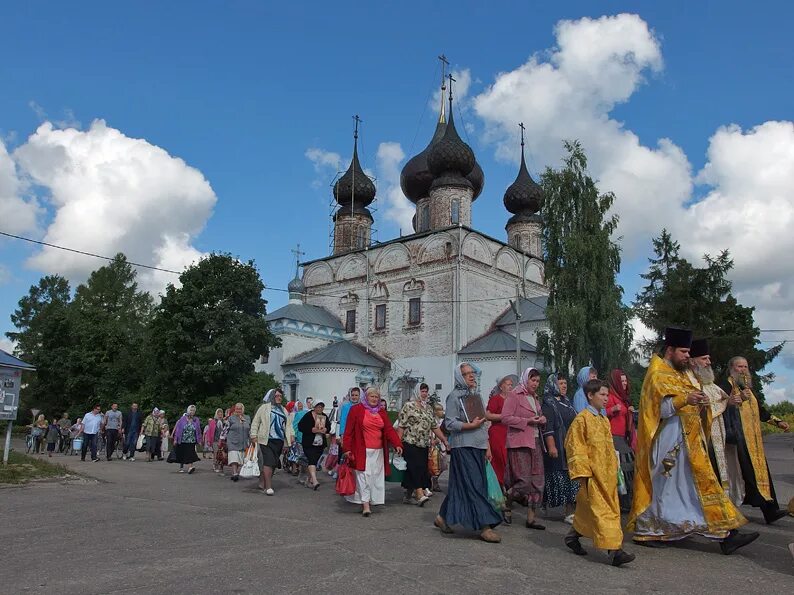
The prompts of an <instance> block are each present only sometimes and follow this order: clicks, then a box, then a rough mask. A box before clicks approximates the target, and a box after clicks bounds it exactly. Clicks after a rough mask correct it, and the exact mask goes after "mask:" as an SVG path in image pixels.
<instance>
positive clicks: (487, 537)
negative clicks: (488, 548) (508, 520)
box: [480, 527, 502, 543]
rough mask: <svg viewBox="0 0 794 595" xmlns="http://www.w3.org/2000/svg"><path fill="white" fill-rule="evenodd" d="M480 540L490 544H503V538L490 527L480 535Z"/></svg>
mask: <svg viewBox="0 0 794 595" xmlns="http://www.w3.org/2000/svg"><path fill="white" fill-rule="evenodd" d="M480 539H482V540H483V541H485V542H488V543H501V541H502V536H501V535H499V533H497V532H496V531H494V530H493V529H491V528H490V527H488V528H487V529H483V531H482V533H480Z"/></svg>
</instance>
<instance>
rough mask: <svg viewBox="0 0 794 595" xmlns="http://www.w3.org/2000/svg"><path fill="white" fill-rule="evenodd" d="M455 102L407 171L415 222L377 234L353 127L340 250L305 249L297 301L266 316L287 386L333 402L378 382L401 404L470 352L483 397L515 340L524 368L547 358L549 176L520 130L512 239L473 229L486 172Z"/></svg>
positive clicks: (340, 184)
mask: <svg viewBox="0 0 794 595" xmlns="http://www.w3.org/2000/svg"><path fill="white" fill-rule="evenodd" d="M442 89H444V87H443V86H442ZM442 97H443V93H442ZM442 101H443V100H442ZM449 102H450V109H449V117H448V118H447V115H446V109H445V108H446V106H445V105H443V104H442V108H441V113H440V117H439V120H438V123H437V126H436V130H435V134H434V135H433V137H432V139H431V141H430V143H429V144H428V146H427V147H426V148H425V149H424V151H422V152H421V153H419V154H418V155H416V156H414V157H413V158H412V159H410V160H409V161H408V162H407V163H406V165H405V167H404V168H403V170H402V174H401V179H400V182H401V187H402V190H403V193H404V194H405V196H406V197H407V198H408V199H409V200H410V201H411V202H412V203H413V204H415V205H416V215H415V216H414V233H413V234H412V235H407V236H403V237H399V238H394V239H392V240H389V241H384V242H379V243H371V241H370V238H371V229H372V225H373V222H374V220H373V217H372V214H371V212H370V210H369V209H368V208H367V207H368V206H370V205H371V203H372V202H373V201H374V199H375V194H376V188H375V185H374V183H373V181H372V180H371V179H370V178H369V177H367V175H366V174H365V173H364V170H363V169H362V167H361V164H360V162H359V157H358V146H357V144H358V135H357V133H356V135H355V139H354V147H353V158H352V161H351V164H350V167H349V168H348V170H347V171H346V172H345V173H344V174H343V175H342V176H341V177H340V178H339V179H338V180H337V182H336V183H335V185H334V188H333V194H334V199H335V201H336V204H337V205H338V206H337V208H336V209H335V212H334V214H333V223H334V231H333V244H332V245H333V249H332V254H330V255H329V256H324V257H321V258H315V259H313V260H309V261H306V262H303V263H302V266H303V274H302V277H301V276H296V278H295V279H293V280H292V281H291V282H290V284H289V291H290V298H289V303H288V304H287V305H286V306H284V307H282V308H280V309H278V310H276V311H274V312H272V313H270V314H269V315H268V316H267V320H268V322H269V324H270V328H271V331H272V332H273V333H274V334H275V335H277V336H278V337H279V338H280V339H281V346H280V347H278V348H276V349H273V350H272V351H271V352H270V353H269V354H267V356H263V358H262V359H261V360H260V361H259V362H258V363H257V366H256V367H257V370H258V371H265V372H269V373H271V374H273V375H274V376H275V377H276V379H277V380H278V381H280V382H281V383H282V384H283V386H284V387H285V389H286V393H287V395H288V397H289V398H291V399H305V398H306V397H309V396H311V397H314V398H315V400H316V399H318V398H319V399H322V400H324V401H326V402H328V401H329V400H330V399H332V398H333V396H334V395H337V396H339V397H340V398H341V397H342V396H343V395H344V394H346V392H347V389H348V388H350V387H351V386H360V387H362V388H364V387H368V386H372V385H375V386H378V387H380V388H381V393H382V394H383V396H384V398H386V399H388V400H389V401H390V402H392V401H396V404H397V405H399V404H400V403H401V402H402V401H404V400H406V399H408V398H410V396H411V395H412V394H413V393H414V391H415V390H416V389H417V388H418V384H419V383H421V382H426V383H427V384H428V385H429V386H430V390H431V392H434V391H435V392H437V393H438V395H439V396H440V397H441V398H442V399H443V398H444V397H445V396H446V394H447V393H448V392H449V391H450V390H451V389H452V387H453V382H454V381H453V370H454V367H455V365H456V364H458V363H459V362H462V361H467V362H470V363H471V364H473V366H474V367H475V369H476V370H477V371H478V374H479V376H480V387H481V392H482V393H483V396H484V397H487V393H488V391H490V389H491V387H493V386H494V384H495V381H496V378H497V377H500V376H504V375H506V374H511V373H515V371H516V352H517V349H518V346H519V345H520V350H521V367H522V368H523V367H526V366H529V365H538V364H539V363H540V362H539V361H537V360H538V356H537V353H536V349H535V345H536V337H537V333H538V332H539V331H540V330H543V329H545V328H546V327H547V324H546V317H545V309H546V303H547V299H548V290H547V288H546V286H545V285H544V276H543V258H542V250H541V235H542V229H541V226H542V220H541V218H540V215H539V214H538V212H539V210H540V207H541V204H542V198H543V197H542V191H541V188H540V186H539V185H538V184H536V183H535V182H534V181H533V180H532V178H531V177H530V175H529V172H528V170H527V167H526V163H525V160H524V146H523V145H524V143H523V139H522V143H521V165H520V169H519V172H518V176H517V177H516V180H515V182H514V183H513V184H512V185H511V186H510V187H508V188H507V190H506V191H505V193H504V205H505V208H506V212H505V216H506V218H507V217H508V216H509V219H507V224H506V226H505V230H506V238H505V239H506V241H503V240H500V239H497V238H493V237H490V236H488V235H486V234H484V233H482V232H480V231H477V229H476V228H475V227H474V223H473V222H472V217H471V213H472V203H473V202H474V201H475V200H477V198H478V197H479V196H480V194H481V193H482V190H483V187H484V182H485V177H484V175H483V171H482V169H481V168H480V166H479V164H478V163H477V161H476V159H475V156H474V153H473V151H472V149H471V147H469V145H467V144H466V143H464V142H463V140H462V139H461V138H460V136H459V135H458V132H457V130H456V128H455V122H454V118H453V114H452V109H451V104H452V97H451V93H450V99H449ZM508 212H509V213H508ZM511 300H512V301H513V302H516V305H517V310H518V313H519V315H520V317H519V326H518V329H519V330H518V334H519V336H520V343H517V337H516V335H517V326H516V313H515V311H514V309H513V308H511V305H510V302H511Z"/></svg>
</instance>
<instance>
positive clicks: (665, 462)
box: [627, 328, 758, 554]
mask: <svg viewBox="0 0 794 595" xmlns="http://www.w3.org/2000/svg"><path fill="white" fill-rule="evenodd" d="M691 343H692V332H691V331H687V330H684V329H676V328H668V329H666V330H665V346H664V350H663V351H662V354H661V355H654V356H653V358H652V359H651V362H650V365H649V367H648V372H647V374H646V376H645V381H644V382H643V385H642V393H641V395H640V421H639V428H638V430H639V432H638V436H637V453H636V459H635V472H634V473H635V474H634V501H633V503H632V509H631V513H630V514H629V521H628V525H627V530H629V531H633V532H634V540H635V541H636V542H637V543H640V544H642V545H649V546H656V547H659V546H662V545H663V544H664V542H671V541H677V540H680V539H684V538H686V537H691V536H693V535H702V536H704V537H708V538H711V539H717V540H720V548H721V549H722V552H723V553H724V554H731V553H733V552H734V551H736V550H737V549H738V548H740V547H742V546H745V545H747V544H749V543H750V542H752V541H754V540H755V539H757V538H758V533H740V532H739V531H738V527H740V526H742V525H744V524H745V523H746V522H747V520H746V519H745V518H744V517H743V516H742V514H741V513H740V512H739V511H738V510H737V509H736V507H735V506H734V505H733V503H732V502H731V501H730V499H729V498H728V496H727V495H726V494H725V491H724V490H723V488H722V486H721V485H720V482H719V481H718V480H717V477H716V475H715V474H714V469H713V468H712V466H711V461H710V460H709V455H708V449H707V440H708V434H709V432H710V430H711V408H710V407H709V406H708V405H709V402H708V397H706V395H704V394H703V392H702V391H701V389H700V387H699V386H696V384H695V383H693V381H692V379H691V377H690V376H689V375H688V374H687V368H688V366H689V348H690V346H691Z"/></svg>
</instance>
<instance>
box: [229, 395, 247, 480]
mask: <svg viewBox="0 0 794 595" xmlns="http://www.w3.org/2000/svg"><path fill="white" fill-rule="evenodd" d="M250 434H251V418H250V417H249V416H247V415H246V414H245V405H243V404H242V403H237V404H235V406H234V410H233V411H232V414H231V415H230V416H229V431H228V432H227V433H226V449H227V451H228V454H227V457H228V460H229V465H230V466H231V468H232V477H231V480H232V481H238V480H239V479H240V467H241V466H242V465H243V463H244V462H245V455H244V454H243V453H244V452H245V449H246V448H248V440H249V436H250Z"/></svg>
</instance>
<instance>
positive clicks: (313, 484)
mask: <svg viewBox="0 0 794 595" xmlns="http://www.w3.org/2000/svg"><path fill="white" fill-rule="evenodd" d="M306 402H307V403H308V402H309V400H308V399H306ZM324 409H325V403H322V402H319V403H315V404H314V406H313V408H312V410H311V411H309V412H308V413H307V414H306V415H304V416H303V417H302V418H301V420H300V421H299V422H298V430H300V432H301V434H302V438H303V443H302V446H303V452H304V454H305V455H306V459H307V461H308V471H309V478H308V479H307V480H306V484H305V485H306V487H307V488H312V489H313V490H317V488H319V487H320V482H319V481H317V462H318V461H319V460H320V457H321V456H322V454H323V450H325V447H326V446H327V445H328V441H327V439H326V436H327V435H328V434H330V433H331V421H330V420H329V419H328V416H327V415H325V414H324V413H323V410H324Z"/></svg>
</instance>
